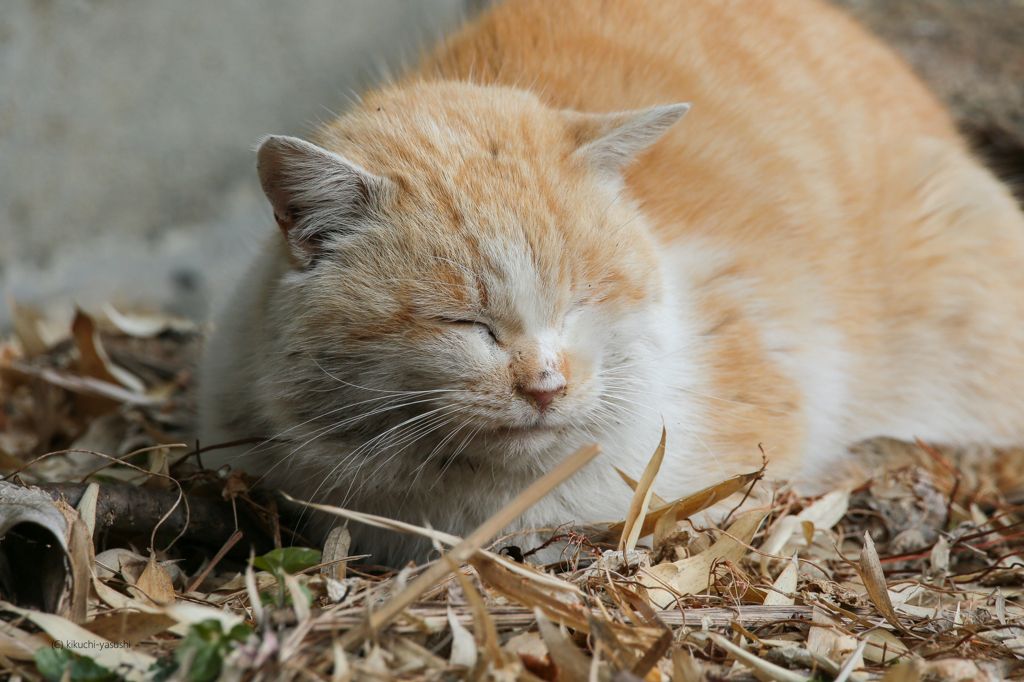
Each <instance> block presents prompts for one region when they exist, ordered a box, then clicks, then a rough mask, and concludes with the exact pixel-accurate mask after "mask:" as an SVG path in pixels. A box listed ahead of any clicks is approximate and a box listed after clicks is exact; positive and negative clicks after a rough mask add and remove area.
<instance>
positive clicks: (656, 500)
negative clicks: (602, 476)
mask: <svg viewBox="0 0 1024 682" xmlns="http://www.w3.org/2000/svg"><path fill="white" fill-rule="evenodd" d="M612 468H613V469H615V473H617V474H618V475H619V478H621V479H622V480H623V481H625V482H626V485H628V486H629V489H630V490H632V491H633V492H636V487H637V486H638V485H640V484H639V483H638V482H637V480H636V479H635V478H633V477H632V476H630V475H629V474H627V473H626V472H625V471H623V470H622V469H620V468H619V467H612ZM651 504H652V505H654V507H655V508H658V507H663V506H665V505H666V504H668V500H666V499H665V498H664V497H662V496H661V495H659V494H658V493H653V492H652V493H651Z"/></svg>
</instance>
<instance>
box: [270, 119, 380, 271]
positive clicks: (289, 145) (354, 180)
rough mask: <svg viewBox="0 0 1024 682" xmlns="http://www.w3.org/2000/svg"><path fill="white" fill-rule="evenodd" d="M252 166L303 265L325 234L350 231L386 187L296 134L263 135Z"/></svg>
mask: <svg viewBox="0 0 1024 682" xmlns="http://www.w3.org/2000/svg"><path fill="white" fill-rule="evenodd" d="M256 169H257V172H258V173H259V177H260V185H262V186H263V192H264V194H266V195H267V199H269V200H270V205H271V206H272V207H273V209H274V219H275V220H276V221H277V224H278V226H279V227H280V228H281V231H282V232H283V233H284V236H285V239H287V241H288V245H289V246H290V247H291V249H292V253H294V254H295V257H296V258H297V259H298V260H299V261H300V262H301V263H302V264H303V265H305V266H309V265H312V264H313V263H314V262H316V259H317V258H318V257H319V256H320V255H321V252H322V246H323V243H324V241H325V239H326V238H327V237H329V236H330V235H332V234H338V233H344V232H346V231H351V230H352V228H353V227H354V226H355V224H356V223H357V222H359V221H361V220H362V219H363V218H365V217H366V216H367V214H368V213H370V212H371V211H373V209H374V208H375V206H376V205H377V204H378V203H379V202H380V201H381V199H382V197H383V195H384V193H385V192H386V191H387V183H388V181H387V180H385V179H384V178H382V177H379V176H377V175H374V174H373V173H370V172H369V171H367V170H365V169H363V168H360V167H359V166H357V165H356V164H354V163H352V162H351V161H349V160H348V159H345V158H344V157H342V156H339V155H338V154H335V153H333V152H329V151H327V150H326V149H322V148H320V147H318V146H316V145H315V144H310V143H309V142H306V141H304V140H300V139H298V138H296V137H285V136H280V135H271V136H269V137H266V138H264V139H263V140H262V141H261V142H260V145H259V149H258V150H257V152H256Z"/></svg>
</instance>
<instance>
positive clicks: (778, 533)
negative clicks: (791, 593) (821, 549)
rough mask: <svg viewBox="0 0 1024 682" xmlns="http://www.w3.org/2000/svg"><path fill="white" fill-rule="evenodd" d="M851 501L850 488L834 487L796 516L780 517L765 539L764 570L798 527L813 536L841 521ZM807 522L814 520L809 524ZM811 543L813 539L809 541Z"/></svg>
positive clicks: (763, 548) (806, 534) (762, 566)
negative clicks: (839, 488)
mask: <svg viewBox="0 0 1024 682" xmlns="http://www.w3.org/2000/svg"><path fill="white" fill-rule="evenodd" d="M849 504H850V490H849V489H848V488H843V489H841V490H834V491H832V492H830V493H828V494H826V495H823V496H822V497H821V498H820V499H818V500H817V501H815V502H814V504H812V505H811V506H809V507H807V508H806V509H804V510H803V511H802V512H800V513H799V514H797V515H796V516H786V517H784V518H782V519H780V520H779V521H778V523H776V524H775V526H774V527H773V528H772V529H771V531H770V532H769V533H768V537H766V538H765V540H764V545H763V546H762V547H761V551H762V552H764V554H762V555H761V572H762V573H764V574H765V575H767V573H768V562H770V561H771V560H772V555H778V554H780V553H781V552H782V550H783V548H784V547H785V546H786V543H787V542H789V539H790V538H791V537H793V534H794V533H795V532H796V529H797V528H802V529H803V531H804V537H805V538H807V537H813V535H814V533H815V532H817V531H825V530H828V529H830V528H832V526H834V525H836V524H837V523H839V520H840V519H842V518H843V515H844V514H846V509H847V508H848V507H849ZM806 524H811V525H810V527H808V526H807V525H806ZM807 544H808V545H810V541H808V542H807Z"/></svg>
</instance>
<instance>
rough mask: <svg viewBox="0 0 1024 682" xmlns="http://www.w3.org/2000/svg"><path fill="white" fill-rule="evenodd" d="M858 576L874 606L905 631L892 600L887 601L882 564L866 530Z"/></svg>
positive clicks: (893, 624) (890, 621)
mask: <svg viewBox="0 0 1024 682" xmlns="http://www.w3.org/2000/svg"><path fill="white" fill-rule="evenodd" d="M860 576H861V580H863V581H864V587H865V588H866V589H867V591H868V597H870V598H871V602H872V603H873V604H874V605H875V608H876V609H878V611H879V612H880V613H881V614H882V616H884V617H885V619H886V620H887V621H889V623H890V624H891V625H892V626H893V627H895V628H896V629H897V630H899V631H900V632H906V628H904V627H903V623H901V622H900V619H899V617H898V616H897V615H896V611H895V609H893V607H892V602H891V601H889V591H888V587H887V585H886V582H885V573H883V572H882V564H881V562H880V561H879V560H878V552H876V551H875V543H874V542H873V541H872V540H871V535H869V534H868V533H866V532H865V533H864V549H862V550H861V553H860Z"/></svg>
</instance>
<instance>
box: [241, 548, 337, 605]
mask: <svg viewBox="0 0 1024 682" xmlns="http://www.w3.org/2000/svg"><path fill="white" fill-rule="evenodd" d="M318 563H320V552H318V551H317V550H315V549H309V548H308V547H282V548H281V549H275V550H273V551H270V552H267V553H266V554H264V555H263V556H258V557H255V558H253V559H252V565H253V567H254V568H258V569H260V570H261V571H266V572H267V573H270V574H272V575H273V576H274V577H275V578H277V594H276V595H268V594H267V593H265V592H264V593H261V594H260V601H261V602H263V604H264V605H268V604H271V603H276V605H277V607H278V608H284V606H285V605H287V604H288V603H289V602H290V601H291V595H290V594H289V593H288V588H287V587H286V586H285V582H284V578H285V575H294V574H296V573H298V572H299V571H304V570H306V569H307V568H309V567H311V566H316V565H317V564H318ZM302 591H303V593H304V594H305V595H306V603H307V604H308V603H310V602H312V600H313V595H312V594H311V593H310V592H309V590H307V589H306V587H305V586H302Z"/></svg>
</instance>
